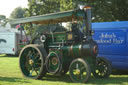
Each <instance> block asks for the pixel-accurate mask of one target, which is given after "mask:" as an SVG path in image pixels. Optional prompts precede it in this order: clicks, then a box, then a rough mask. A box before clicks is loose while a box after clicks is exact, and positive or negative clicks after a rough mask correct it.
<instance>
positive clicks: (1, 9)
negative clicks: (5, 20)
mask: <svg viewBox="0 0 128 85" xmlns="http://www.w3.org/2000/svg"><path fill="white" fill-rule="evenodd" d="M27 3H28V0H0V15H5V16H6V17H9V16H10V14H11V12H12V11H13V10H14V9H15V8H17V7H19V6H21V7H27Z"/></svg>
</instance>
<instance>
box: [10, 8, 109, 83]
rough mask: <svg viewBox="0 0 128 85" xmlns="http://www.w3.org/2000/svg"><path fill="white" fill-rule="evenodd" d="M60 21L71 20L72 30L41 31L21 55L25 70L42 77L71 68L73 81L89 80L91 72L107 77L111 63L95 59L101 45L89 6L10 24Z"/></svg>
mask: <svg viewBox="0 0 128 85" xmlns="http://www.w3.org/2000/svg"><path fill="white" fill-rule="evenodd" d="M78 21H80V22H83V23H84V25H83V26H84V29H82V28H79V27H78V26H77V25H78V23H77V22H78ZM61 22H72V27H71V30H70V31H64V30H63V31H62V30H57V29H56V30H54V31H52V27H51V28H50V32H45V33H42V34H41V35H40V37H38V38H37V39H38V42H35V41H32V44H29V45H26V46H25V47H24V48H22V50H21V52H20V55H19V65H20V69H21V72H22V74H23V75H24V76H25V77H28V78H33V79H41V78H42V77H43V76H44V75H45V74H46V73H52V74H60V75H64V74H65V73H67V71H69V75H70V78H71V79H72V80H73V81H74V82H86V81H87V80H88V79H89V77H90V75H91V72H92V73H93V74H94V76H95V77H101V78H103V77H108V76H109V74H110V65H109V63H106V62H96V56H97V53H98V46H97V44H96V42H95V41H93V39H92V34H93V31H92V29H91V8H90V7H83V8H82V9H77V10H74V11H66V12H59V13H52V14H47V15H42V16H35V17H29V18H22V19H17V20H12V21H11V24H24V23H32V24H41V25H48V24H49V23H50V24H56V23H61ZM42 29H43V28H42ZM59 29H61V28H59ZM81 30H82V31H81Z"/></svg>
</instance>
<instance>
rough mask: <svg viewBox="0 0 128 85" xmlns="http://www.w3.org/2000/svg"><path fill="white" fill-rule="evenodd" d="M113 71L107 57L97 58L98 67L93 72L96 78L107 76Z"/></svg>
mask: <svg viewBox="0 0 128 85" xmlns="http://www.w3.org/2000/svg"><path fill="white" fill-rule="evenodd" d="M111 71H112V68H111V64H110V62H109V61H108V60H107V59H105V58H103V57H98V58H97V59H96V69H95V71H94V72H93V75H94V76H95V77H96V78H107V77H109V75H110V74H111Z"/></svg>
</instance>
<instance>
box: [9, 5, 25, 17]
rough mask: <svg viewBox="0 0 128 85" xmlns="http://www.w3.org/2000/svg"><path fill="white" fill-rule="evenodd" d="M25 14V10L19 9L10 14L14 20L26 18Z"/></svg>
mask: <svg viewBox="0 0 128 85" xmlns="http://www.w3.org/2000/svg"><path fill="white" fill-rule="evenodd" d="M24 13H25V9H24V8H21V7H17V8H15V9H14V10H13V11H12V13H11V14H10V18H12V19H18V18H24Z"/></svg>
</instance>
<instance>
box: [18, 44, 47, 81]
mask: <svg viewBox="0 0 128 85" xmlns="http://www.w3.org/2000/svg"><path fill="white" fill-rule="evenodd" d="M45 56H46V53H45V50H44V49H43V48H41V47H40V46H39V45H27V46H25V47H24V48H23V49H22V50H21V52H20V55H19V66H20V70H21V72H22V74H23V76H25V77H27V78H33V79H41V78H42V77H43V76H44V75H45V73H46V70H45V66H44V59H45V58H44V57H45Z"/></svg>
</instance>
